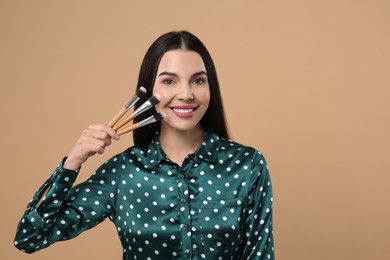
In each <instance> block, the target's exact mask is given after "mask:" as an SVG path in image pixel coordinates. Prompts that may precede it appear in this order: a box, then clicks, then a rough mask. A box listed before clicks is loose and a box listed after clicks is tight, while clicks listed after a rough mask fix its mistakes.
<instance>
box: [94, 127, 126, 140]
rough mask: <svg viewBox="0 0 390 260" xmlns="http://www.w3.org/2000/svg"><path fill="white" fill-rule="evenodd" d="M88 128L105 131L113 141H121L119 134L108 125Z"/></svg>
mask: <svg viewBox="0 0 390 260" xmlns="http://www.w3.org/2000/svg"><path fill="white" fill-rule="evenodd" d="M88 128H90V129H95V130H99V131H104V132H105V133H107V135H108V136H109V137H110V138H112V139H115V140H119V139H120V136H119V135H118V133H117V132H116V131H115V130H114V129H112V128H111V127H109V126H108V125H104V124H98V125H90V126H89V127H88Z"/></svg>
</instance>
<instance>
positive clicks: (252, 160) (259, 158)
mask: <svg viewBox="0 0 390 260" xmlns="http://www.w3.org/2000/svg"><path fill="white" fill-rule="evenodd" d="M218 152H219V153H218V157H219V158H220V160H229V161H230V160H234V161H235V162H236V163H240V162H244V161H245V162H246V163H247V164H250V165H252V167H259V168H267V163H266V159H265V157H264V155H263V154H262V153H261V152H260V150H258V149H257V148H254V147H252V146H247V145H244V144H242V143H239V142H237V141H233V140H231V139H225V138H221V137H220V138H219V139H218Z"/></svg>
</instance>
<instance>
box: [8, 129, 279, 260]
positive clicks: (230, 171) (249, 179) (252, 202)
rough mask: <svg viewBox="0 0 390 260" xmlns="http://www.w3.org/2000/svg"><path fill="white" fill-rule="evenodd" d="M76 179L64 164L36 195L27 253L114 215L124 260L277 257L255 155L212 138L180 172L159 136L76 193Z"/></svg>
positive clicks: (263, 171)
mask: <svg viewBox="0 0 390 260" xmlns="http://www.w3.org/2000/svg"><path fill="white" fill-rule="evenodd" d="M77 174H78V171H71V170H67V169H65V168H63V166H62V163H61V164H60V165H59V166H58V167H57V168H56V170H55V171H54V173H53V174H52V175H51V177H50V178H49V179H48V180H47V181H46V182H45V183H44V185H43V186H42V187H41V188H40V189H39V190H38V191H37V193H36V194H35V196H34V197H33V199H32V200H31V201H30V203H29V204H28V206H27V209H26V211H25V213H24V215H23V217H22V219H21V220H20V222H19V225H18V230H17V233H16V238H15V241H14V244H15V246H16V247H17V248H18V249H20V250H22V251H24V252H27V253H33V252H35V251H37V250H40V249H43V248H45V247H48V246H50V245H51V244H53V243H55V242H56V241H62V240H68V239H71V238H74V237H76V236H77V235H79V234H80V233H81V232H83V231H85V230H87V229H90V228H92V227H94V226H96V225H97V224H99V223H101V222H102V221H103V220H104V219H106V218H107V217H108V218H109V219H110V220H111V221H112V222H113V223H114V225H115V227H116V230H117V232H118V235H119V238H120V240H121V243H122V246H123V259H274V246H273V244H274V241H273V229H272V186H271V182H270V176H269V172H268V168H267V164H266V161H265V159H264V157H263V155H262V154H261V153H259V152H258V151H257V150H255V149H253V148H250V147H246V146H243V145H240V144H238V143H236V142H233V141H231V140H226V139H224V138H220V137H219V136H218V135H217V134H216V133H214V132H213V131H209V132H208V134H207V136H206V138H205V139H204V140H203V142H202V144H201V145H200V146H199V148H198V149H197V150H196V151H195V153H193V154H190V155H188V156H187V157H186V158H185V160H184V162H183V164H182V165H181V166H180V165H178V164H176V163H174V162H172V161H170V160H169V158H168V157H167V156H166V155H165V154H164V152H163V150H162V149H161V147H160V145H159V143H158V136H157V135H156V137H155V139H154V140H153V141H152V142H151V143H150V144H149V145H148V146H147V147H145V149H140V148H137V147H131V148H129V149H127V150H126V151H124V152H123V153H120V154H118V155H116V156H114V157H113V158H111V159H110V160H108V161H107V162H105V163H104V164H103V165H102V166H101V167H100V168H99V169H98V170H97V171H96V172H94V173H93V174H92V176H91V177H90V178H89V179H88V180H87V181H85V182H83V183H81V184H79V185H76V186H74V187H72V186H73V183H74V181H75V179H76V177H77ZM46 189H48V191H47V193H46V196H45V198H44V199H43V200H42V202H41V203H40V204H39V205H38V201H39V198H40V197H41V195H42V194H43V193H44V192H45V191H46ZM37 205H38V206H37Z"/></svg>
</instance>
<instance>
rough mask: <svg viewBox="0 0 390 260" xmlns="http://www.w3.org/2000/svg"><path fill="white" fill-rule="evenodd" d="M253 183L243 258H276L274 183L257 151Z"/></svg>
mask: <svg viewBox="0 0 390 260" xmlns="http://www.w3.org/2000/svg"><path fill="white" fill-rule="evenodd" d="M252 164H253V165H254V166H253V169H252V182H251V183H252V184H253V186H252V187H251V190H250V192H249V196H248V212H247V217H246V220H245V223H244V225H245V230H246V235H245V240H244V243H245V244H244V250H243V256H242V259H275V256H274V239H273V227H272V200H273V197H272V196H273V195H272V185H271V180H270V175H269V171H268V166H267V163H266V161H265V159H264V157H263V155H262V154H260V153H259V152H257V153H256V154H255V155H254V157H253V160H252Z"/></svg>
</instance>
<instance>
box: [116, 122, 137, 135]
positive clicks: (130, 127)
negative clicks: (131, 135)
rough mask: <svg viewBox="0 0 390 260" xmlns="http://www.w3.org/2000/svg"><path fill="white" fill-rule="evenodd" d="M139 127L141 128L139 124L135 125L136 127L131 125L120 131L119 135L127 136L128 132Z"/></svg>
mask: <svg viewBox="0 0 390 260" xmlns="http://www.w3.org/2000/svg"><path fill="white" fill-rule="evenodd" d="M139 127H140V125H139V124H138V123H135V124H134V125H131V126H128V127H126V128H123V129H120V130H119V131H118V135H123V134H126V133H128V132H131V131H134V130H135V129H137V128H139Z"/></svg>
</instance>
